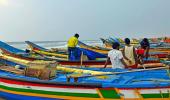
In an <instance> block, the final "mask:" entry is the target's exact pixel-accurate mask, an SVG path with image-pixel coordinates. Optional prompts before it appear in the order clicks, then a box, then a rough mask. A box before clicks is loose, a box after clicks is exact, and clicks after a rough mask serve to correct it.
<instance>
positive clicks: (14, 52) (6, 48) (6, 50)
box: [0, 42, 160, 67]
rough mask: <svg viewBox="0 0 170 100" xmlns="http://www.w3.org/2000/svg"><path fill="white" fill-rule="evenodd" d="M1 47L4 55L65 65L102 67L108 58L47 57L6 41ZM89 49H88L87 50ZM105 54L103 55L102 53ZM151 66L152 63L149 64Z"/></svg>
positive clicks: (149, 61) (145, 61)
mask: <svg viewBox="0 0 170 100" xmlns="http://www.w3.org/2000/svg"><path fill="white" fill-rule="evenodd" d="M0 48H1V50H2V52H3V54H4V55H6V56H9V57H14V58H20V59H23V60H29V61H34V60H56V61H57V62H58V63H59V64H61V65H64V66H80V67H81V66H86V67H102V66H103V65H104V64H105V61H106V59H105V58H103V59H101V58H100V59H98V58H97V57H99V55H97V56H96V53H94V54H91V55H93V58H91V59H95V58H97V59H95V60H87V59H84V58H83V57H81V59H80V60H79V61H77V60H76V61H69V60H65V59H61V58H60V59H59V58H56V57H47V56H40V55H35V54H34V55H32V54H30V53H29V54H28V53H26V52H25V51H23V50H20V49H17V48H15V47H12V46H10V45H8V44H6V43H4V42H0ZM86 51H87V50H86ZM91 53H92V52H91ZM101 56H103V55H101ZM144 63H146V64H148V63H150V64H151V63H153V65H152V66H157V65H159V64H158V63H160V61H159V59H157V58H148V59H144ZM109 65H111V63H109ZM149 66H150V65H149ZM109 67H111V66H109Z"/></svg>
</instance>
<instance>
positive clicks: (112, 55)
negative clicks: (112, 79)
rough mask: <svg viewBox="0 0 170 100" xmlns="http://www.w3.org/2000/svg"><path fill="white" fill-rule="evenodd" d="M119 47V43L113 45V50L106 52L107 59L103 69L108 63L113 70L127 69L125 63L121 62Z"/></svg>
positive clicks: (121, 55) (121, 56)
mask: <svg viewBox="0 0 170 100" xmlns="http://www.w3.org/2000/svg"><path fill="white" fill-rule="evenodd" d="M119 46H120V44H119V43H117V42H114V43H113V45H112V48H113V49H112V50H111V51H109V52H108V58H107V60H106V63H105V65H104V68H106V66H107V64H108V63H109V61H111V63H112V68H113V69H115V68H120V69H124V68H126V67H127V65H126V63H125V62H124V60H123V54H122V52H121V51H120V50H119Z"/></svg>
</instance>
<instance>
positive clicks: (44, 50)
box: [25, 41, 68, 59]
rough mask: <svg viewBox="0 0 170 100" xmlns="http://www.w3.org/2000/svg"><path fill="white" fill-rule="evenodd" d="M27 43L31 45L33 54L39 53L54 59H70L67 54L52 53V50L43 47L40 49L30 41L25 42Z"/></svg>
mask: <svg viewBox="0 0 170 100" xmlns="http://www.w3.org/2000/svg"><path fill="white" fill-rule="evenodd" d="M25 43H27V44H28V45H29V47H30V48H31V50H32V51H33V52H35V53H38V54H40V55H46V56H54V57H58V58H63V59H68V55H67V54H62V53H57V52H51V51H50V50H48V49H46V48H43V47H40V46H38V45H36V44H34V43H32V42H30V41H25Z"/></svg>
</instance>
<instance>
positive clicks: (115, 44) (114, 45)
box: [112, 42, 120, 50]
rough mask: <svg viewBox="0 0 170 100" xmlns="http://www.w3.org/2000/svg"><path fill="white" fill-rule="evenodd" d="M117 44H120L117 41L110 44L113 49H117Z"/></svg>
mask: <svg viewBox="0 0 170 100" xmlns="http://www.w3.org/2000/svg"><path fill="white" fill-rule="evenodd" d="M119 46H120V44H119V43H117V42H114V43H113V44H112V48H113V49H117V50H118V49H119Z"/></svg>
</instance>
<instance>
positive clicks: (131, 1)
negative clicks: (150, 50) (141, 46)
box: [0, 0, 170, 41]
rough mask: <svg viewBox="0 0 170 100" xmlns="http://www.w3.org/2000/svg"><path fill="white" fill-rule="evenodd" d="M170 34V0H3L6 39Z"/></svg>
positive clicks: (0, 17)
mask: <svg viewBox="0 0 170 100" xmlns="http://www.w3.org/2000/svg"><path fill="white" fill-rule="evenodd" d="M76 32H77V33H79V34H80V40H97V39H99V38H100V37H104V38H106V37H109V36H113V37H157V36H170V0H0V38H1V40H3V41H24V40H31V41H35V40H36V41H42V40H44V41H45V40H46V41H50V40H51V41H53V40H67V39H68V38H69V37H70V36H72V35H74V33H76Z"/></svg>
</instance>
